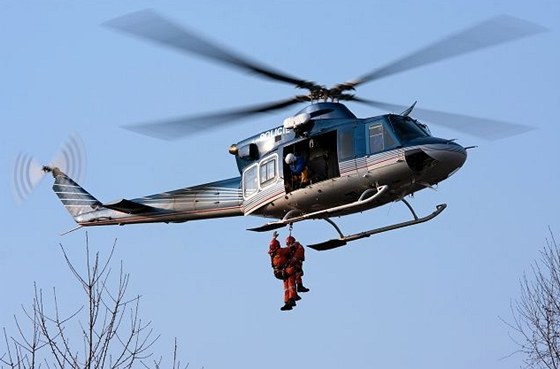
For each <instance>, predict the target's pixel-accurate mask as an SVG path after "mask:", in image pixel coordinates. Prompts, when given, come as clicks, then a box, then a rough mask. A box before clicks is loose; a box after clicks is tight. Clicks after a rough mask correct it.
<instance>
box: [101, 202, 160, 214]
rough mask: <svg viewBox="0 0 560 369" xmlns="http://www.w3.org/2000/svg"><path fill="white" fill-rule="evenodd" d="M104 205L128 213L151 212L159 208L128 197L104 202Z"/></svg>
mask: <svg viewBox="0 0 560 369" xmlns="http://www.w3.org/2000/svg"><path fill="white" fill-rule="evenodd" d="M103 206H104V207H106V208H107V209H112V210H117V211H121V212H123V213H127V214H139V213H150V212H153V211H156V210H157V209H156V208H154V207H151V206H148V205H144V204H140V203H137V202H134V201H130V200H126V199H121V200H118V201H114V202H110V203H107V204H103Z"/></svg>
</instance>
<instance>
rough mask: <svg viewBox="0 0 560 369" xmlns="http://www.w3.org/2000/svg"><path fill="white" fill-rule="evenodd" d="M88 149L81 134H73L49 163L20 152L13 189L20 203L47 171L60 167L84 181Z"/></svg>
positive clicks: (15, 168)
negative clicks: (42, 163)
mask: <svg viewBox="0 0 560 369" xmlns="http://www.w3.org/2000/svg"><path fill="white" fill-rule="evenodd" d="M86 162H87V158H86V150H85V146H84V143H83V141H82V139H81V138H80V136H79V135H77V134H72V135H71V136H70V137H69V138H68V139H67V140H66V141H65V142H64V143H63V144H62V146H61V147H60V149H59V150H58V152H57V153H56V154H55V155H54V158H53V159H52V160H51V161H50V162H49V164H48V165H41V164H40V162H39V160H37V158H35V157H33V156H32V155H29V154H26V153H20V154H19V155H18V156H17V157H16V160H15V162H14V166H13V171H12V191H13V196H14V198H15V200H16V202H17V203H18V204H21V203H23V202H24V201H25V200H26V199H27V198H28V197H29V195H30V194H31V192H33V190H34V189H35V188H36V187H37V186H38V185H39V183H41V180H42V179H43V177H44V176H45V173H46V172H49V171H51V170H52V169H53V168H60V169H61V170H62V171H64V172H65V173H67V174H68V175H70V176H72V177H73V178H76V179H77V180H79V181H82V180H83V178H84V177H85V168H86Z"/></svg>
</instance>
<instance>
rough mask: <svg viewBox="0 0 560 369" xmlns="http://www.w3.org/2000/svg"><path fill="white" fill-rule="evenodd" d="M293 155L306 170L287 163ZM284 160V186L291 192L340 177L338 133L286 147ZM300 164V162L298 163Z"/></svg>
mask: <svg viewBox="0 0 560 369" xmlns="http://www.w3.org/2000/svg"><path fill="white" fill-rule="evenodd" d="M288 154H293V155H295V157H296V158H297V160H301V161H302V162H303V167H304V170H303V172H300V170H299V169H300V168H298V165H296V164H292V165H290V164H288V163H286V160H285V158H286V156H287V155H288ZM283 158H284V160H282V165H283V173H284V186H285V188H286V192H291V191H294V190H297V189H299V188H302V187H306V186H308V185H311V184H314V183H318V182H321V181H324V180H327V179H329V178H335V177H339V176H340V171H339V168H338V152H337V132H336V131H331V132H327V133H323V134H321V135H317V136H313V137H310V138H306V139H303V140H301V141H299V142H297V143H295V144H293V145H288V146H285V147H284V154H283ZM298 164H299V162H298Z"/></svg>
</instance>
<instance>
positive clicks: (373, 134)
mask: <svg viewBox="0 0 560 369" xmlns="http://www.w3.org/2000/svg"><path fill="white" fill-rule="evenodd" d="M368 137H369V142H368V144H369V148H368V153H370V154H375V153H378V152H382V151H385V150H388V149H390V148H393V147H395V146H396V141H395V139H394V138H393V136H392V135H391V133H390V132H389V131H388V130H386V129H385V127H384V126H383V124H382V123H381V122H375V123H372V124H371V125H369V126H368Z"/></svg>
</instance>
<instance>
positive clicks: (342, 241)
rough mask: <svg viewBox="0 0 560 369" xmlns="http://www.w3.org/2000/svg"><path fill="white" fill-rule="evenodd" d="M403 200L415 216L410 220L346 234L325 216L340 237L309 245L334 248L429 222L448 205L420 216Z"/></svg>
mask: <svg viewBox="0 0 560 369" xmlns="http://www.w3.org/2000/svg"><path fill="white" fill-rule="evenodd" d="M401 201H402V202H404V203H405V205H406V206H407V207H408V209H409V210H410V212H411V213H412V216H413V217H414V219H413V220H409V221H406V222H402V223H396V224H391V225H388V226H385V227H380V228H375V229H371V230H369V231H365V232H360V233H355V234H351V235H348V236H345V235H344V234H343V233H342V232H341V231H340V228H339V227H338V226H337V225H336V224H335V222H333V221H332V220H331V219H329V218H325V220H326V221H327V222H328V223H329V224H330V225H332V226H333V227H334V229H336V231H337V232H338V235H339V238H338V239H332V240H328V241H325V242H321V243H316V244H313V245H308V247H310V248H312V249H314V250H317V251H324V250H330V249H334V248H337V247H340V246H344V245H346V244H347V243H348V242H351V241H355V240H359V239H361V238H366V237H369V236H371V235H374V234H378V233H383V232H387V231H392V230H394V229H399V228H404V227H409V226H412V225H415V224H419V223H424V222H427V221H428V220H431V219H433V218H435V217H436V216H438V215H439V214H440V213H441V212H442V211H443V210H445V208H446V207H447V205H446V204H440V205H437V206H436V210H434V212H432V213H431V214H429V215H427V216H425V217H422V218H419V217H418V216H417V215H416V213H415V212H414V209H412V206H410V204H409V203H408V202H407V201H406V200H405V199H402V200H401Z"/></svg>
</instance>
